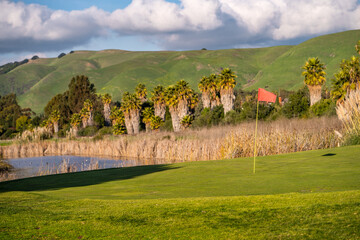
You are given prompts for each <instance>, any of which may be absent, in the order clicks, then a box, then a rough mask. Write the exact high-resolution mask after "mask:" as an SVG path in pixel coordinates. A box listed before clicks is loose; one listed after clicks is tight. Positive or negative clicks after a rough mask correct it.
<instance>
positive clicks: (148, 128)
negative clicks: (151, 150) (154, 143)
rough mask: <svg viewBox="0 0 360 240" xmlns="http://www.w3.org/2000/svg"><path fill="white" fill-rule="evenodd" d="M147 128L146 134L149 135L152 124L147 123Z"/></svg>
mask: <svg viewBox="0 0 360 240" xmlns="http://www.w3.org/2000/svg"><path fill="white" fill-rule="evenodd" d="M145 128H146V132H147V133H149V132H151V126H150V123H145Z"/></svg>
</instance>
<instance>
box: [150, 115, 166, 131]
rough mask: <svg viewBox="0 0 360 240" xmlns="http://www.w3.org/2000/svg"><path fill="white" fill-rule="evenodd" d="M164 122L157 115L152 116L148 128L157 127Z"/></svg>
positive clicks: (155, 128)
mask: <svg viewBox="0 0 360 240" xmlns="http://www.w3.org/2000/svg"><path fill="white" fill-rule="evenodd" d="M163 124H164V122H163V120H162V119H161V117H159V116H152V117H151V122H150V128H151V129H152V130H157V129H159V128H160V127H161V126H162V125H163Z"/></svg>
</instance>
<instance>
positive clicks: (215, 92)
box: [208, 73, 220, 109]
mask: <svg viewBox="0 0 360 240" xmlns="http://www.w3.org/2000/svg"><path fill="white" fill-rule="evenodd" d="M218 82H219V79H218V77H217V76H216V74H214V73H212V74H210V76H209V85H208V88H209V93H210V108H211V109H213V108H214V107H216V106H219V105H220V98H219V83H218Z"/></svg>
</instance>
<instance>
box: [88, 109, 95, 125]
mask: <svg viewBox="0 0 360 240" xmlns="http://www.w3.org/2000/svg"><path fill="white" fill-rule="evenodd" d="M88 126H94V115H93V113H92V112H90V114H89V119H88Z"/></svg>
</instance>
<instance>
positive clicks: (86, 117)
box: [80, 107, 90, 128]
mask: <svg viewBox="0 0 360 240" xmlns="http://www.w3.org/2000/svg"><path fill="white" fill-rule="evenodd" d="M80 117H81V121H82V125H83V128H86V127H87V126H88V123H89V118H90V114H89V111H88V110H87V109H86V108H84V107H83V108H82V109H81V111H80Z"/></svg>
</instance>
